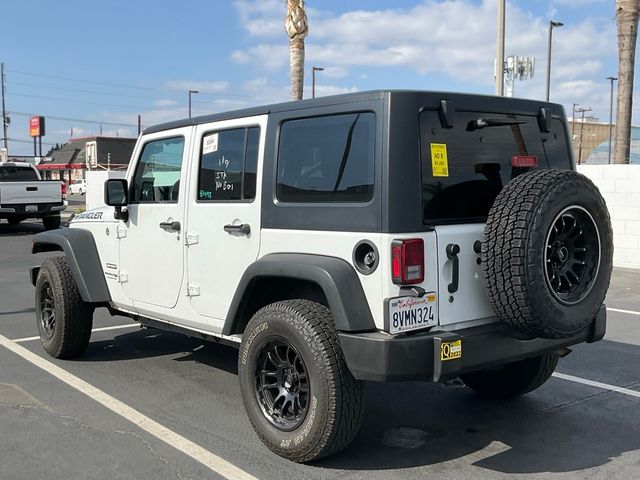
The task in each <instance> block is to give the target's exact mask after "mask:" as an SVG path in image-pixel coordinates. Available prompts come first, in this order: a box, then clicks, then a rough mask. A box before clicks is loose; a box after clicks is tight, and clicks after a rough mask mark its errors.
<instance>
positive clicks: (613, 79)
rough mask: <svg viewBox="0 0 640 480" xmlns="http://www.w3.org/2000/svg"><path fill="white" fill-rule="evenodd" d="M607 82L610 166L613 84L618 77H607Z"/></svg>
mask: <svg viewBox="0 0 640 480" xmlns="http://www.w3.org/2000/svg"><path fill="white" fill-rule="evenodd" d="M607 80H609V81H610V82H611V100H610V101H609V162H608V163H609V164H611V140H612V136H611V134H612V132H613V82H615V81H616V80H618V77H607Z"/></svg>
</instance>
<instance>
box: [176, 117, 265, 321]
mask: <svg viewBox="0 0 640 480" xmlns="http://www.w3.org/2000/svg"><path fill="white" fill-rule="evenodd" d="M266 121H267V117H266V116H261V117H250V118H242V119H235V120H228V121H223V122H215V123H209V124H203V125H198V126H197V128H196V136H195V144H194V148H193V151H194V159H195V161H194V162H193V165H194V168H193V171H192V174H191V179H190V185H191V188H190V191H189V193H188V210H189V213H188V217H189V219H188V230H187V232H186V239H185V240H186V244H187V245H188V247H187V268H188V285H187V291H188V294H189V297H190V302H191V306H192V308H193V309H194V310H195V311H196V312H197V313H198V314H199V315H200V316H201V317H199V319H198V317H195V318H191V319H186V320H184V321H183V323H184V324H185V325H186V326H189V327H193V328H204V329H211V328H213V329H214V330H220V329H221V328H222V325H223V323H224V319H225V318H226V315H227V311H228V310H229V306H230V304H231V300H232V299H233V296H234V294H235V292H236V289H237V286H238V284H239V282H240V278H241V277H242V274H243V273H244V272H245V270H246V269H247V267H248V266H249V265H250V264H251V263H253V262H254V261H255V260H256V258H257V256H258V251H259V249H260V185H259V183H260V182H257V178H260V171H261V165H259V162H258V159H259V158H262V155H263V151H264V139H265V130H266ZM203 317H204V318H203Z"/></svg>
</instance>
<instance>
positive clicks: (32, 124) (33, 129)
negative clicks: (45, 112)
mask: <svg viewBox="0 0 640 480" xmlns="http://www.w3.org/2000/svg"><path fill="white" fill-rule="evenodd" d="M44 134H45V131H44V117H40V116H37V117H29V136H30V137H33V138H36V137H44Z"/></svg>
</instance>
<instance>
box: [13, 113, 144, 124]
mask: <svg viewBox="0 0 640 480" xmlns="http://www.w3.org/2000/svg"><path fill="white" fill-rule="evenodd" d="M7 113H10V114H11V115H19V116H23V117H35V116H38V115H42V116H43V117H46V118H47V119H51V120H62V121H65V122H79V123H90V124H93V125H113V126H115V127H135V128H137V127H138V125H135V124H131V123H117V122H100V121H98V120H86V119H82V118H70V117H56V116H54V115H47V114H46V113H26V112H13V111H11V112H7Z"/></svg>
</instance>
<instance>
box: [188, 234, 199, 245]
mask: <svg viewBox="0 0 640 480" xmlns="http://www.w3.org/2000/svg"><path fill="white" fill-rule="evenodd" d="M199 241H200V234H198V233H196V232H187V240H186V242H187V246H189V245H195V244H196V243H198V242H199Z"/></svg>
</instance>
